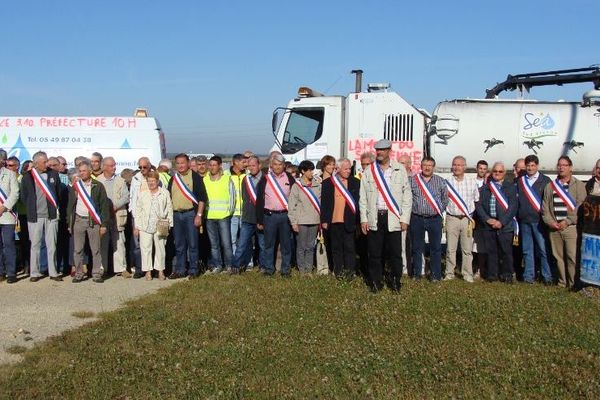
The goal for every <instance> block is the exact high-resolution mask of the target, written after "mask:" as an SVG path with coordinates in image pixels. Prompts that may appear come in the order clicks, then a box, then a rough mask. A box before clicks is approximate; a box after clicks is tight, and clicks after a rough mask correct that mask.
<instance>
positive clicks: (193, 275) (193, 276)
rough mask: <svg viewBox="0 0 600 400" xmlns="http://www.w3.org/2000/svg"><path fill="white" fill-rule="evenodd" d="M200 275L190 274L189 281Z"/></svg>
mask: <svg viewBox="0 0 600 400" xmlns="http://www.w3.org/2000/svg"><path fill="white" fill-rule="evenodd" d="M199 276H200V274H188V276H187V278H188V280H189V281H191V280H193V279H196V278H198V277H199Z"/></svg>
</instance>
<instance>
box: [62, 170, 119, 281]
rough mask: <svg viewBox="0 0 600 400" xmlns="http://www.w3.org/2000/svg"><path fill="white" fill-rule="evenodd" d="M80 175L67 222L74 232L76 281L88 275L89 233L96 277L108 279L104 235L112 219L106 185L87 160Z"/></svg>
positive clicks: (68, 206) (97, 279)
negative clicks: (85, 266) (104, 272)
mask: <svg viewBox="0 0 600 400" xmlns="http://www.w3.org/2000/svg"><path fill="white" fill-rule="evenodd" d="M77 170H78V172H79V179H78V180H76V181H75V183H73V186H72V187H71V188H70V189H69V203H68V205H67V223H68V226H69V232H70V233H71V235H72V236H73V263H74V265H75V276H74V277H73V280H72V282H73V283H78V282H81V281H83V280H84V279H85V274H84V271H83V252H84V248H85V241H86V237H87V239H88V243H89V246H90V251H91V253H92V280H93V281H94V282H96V283H102V282H104V278H103V277H102V256H101V254H100V239H101V237H102V236H103V235H104V234H106V230H107V227H108V224H109V221H110V211H109V202H108V197H107V195H106V190H105V189H104V185H103V184H101V183H100V182H98V181H97V180H95V179H92V165H91V163H90V162H89V161H88V160H84V161H82V162H81V163H80V164H79V167H77Z"/></svg>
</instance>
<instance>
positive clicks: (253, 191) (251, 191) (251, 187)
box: [244, 175, 256, 205]
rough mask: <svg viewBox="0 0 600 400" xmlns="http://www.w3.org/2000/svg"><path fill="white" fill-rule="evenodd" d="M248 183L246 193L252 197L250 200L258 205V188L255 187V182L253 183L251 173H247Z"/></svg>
mask: <svg viewBox="0 0 600 400" xmlns="http://www.w3.org/2000/svg"><path fill="white" fill-rule="evenodd" d="M245 180H246V183H245V184H244V187H245V188H246V193H248V197H250V201H251V202H252V204H254V205H256V188H255V187H254V183H252V179H251V178H250V175H246V179H245Z"/></svg>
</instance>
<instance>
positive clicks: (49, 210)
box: [21, 151, 62, 282]
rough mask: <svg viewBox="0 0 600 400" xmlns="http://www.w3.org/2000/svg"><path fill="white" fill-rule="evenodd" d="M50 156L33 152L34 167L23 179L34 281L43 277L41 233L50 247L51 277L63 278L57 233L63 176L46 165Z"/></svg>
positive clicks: (22, 187)
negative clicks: (59, 270) (58, 253)
mask: <svg viewBox="0 0 600 400" xmlns="http://www.w3.org/2000/svg"><path fill="white" fill-rule="evenodd" d="M47 162H48V156H47V155H46V153H44V152H43V151H38V152H37V153H35V154H34V155H33V168H32V169H31V170H30V171H28V172H27V173H25V174H24V175H23V179H22V181H21V201H22V202H23V204H24V205H25V208H26V210H27V228H28V230H29V240H30V241H31V252H30V274H29V275H30V278H29V280H30V281H32V282H37V281H38V280H40V279H41V277H42V274H41V273H40V249H41V247H42V235H44V241H45V243H46V249H47V259H48V274H49V275H50V279H52V280H55V281H62V278H61V277H60V275H59V273H58V271H57V270H56V257H55V252H56V233H57V230H58V216H59V215H58V214H59V213H58V208H59V202H60V201H62V199H61V198H59V193H60V177H59V176H58V173H57V172H56V171H54V170H52V169H49V168H48V167H47Z"/></svg>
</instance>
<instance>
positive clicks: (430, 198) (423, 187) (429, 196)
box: [415, 174, 442, 215]
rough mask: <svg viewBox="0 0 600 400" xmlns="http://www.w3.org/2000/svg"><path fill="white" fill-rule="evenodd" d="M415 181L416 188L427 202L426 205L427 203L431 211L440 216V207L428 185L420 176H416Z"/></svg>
mask: <svg viewBox="0 0 600 400" xmlns="http://www.w3.org/2000/svg"><path fill="white" fill-rule="evenodd" d="M415 180H416V181H417V186H418V187H419V189H421V193H423V195H424V196H425V200H427V203H429V205H430V206H431V208H433V210H434V211H435V212H436V213H438V214H439V215H442V208H441V207H440V205H439V203H438V201H437V199H436V198H435V196H434V195H433V192H432V191H431V189H430V188H429V185H428V184H427V182H425V179H423V177H422V176H421V174H417V175H415Z"/></svg>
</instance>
